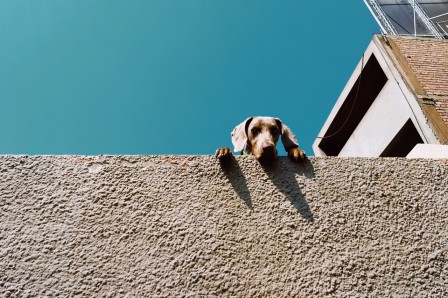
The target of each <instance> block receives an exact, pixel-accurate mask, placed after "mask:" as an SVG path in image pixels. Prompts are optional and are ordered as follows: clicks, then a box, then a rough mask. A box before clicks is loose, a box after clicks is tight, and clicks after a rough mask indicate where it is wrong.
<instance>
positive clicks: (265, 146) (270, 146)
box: [261, 142, 275, 151]
mask: <svg viewBox="0 0 448 298" xmlns="http://www.w3.org/2000/svg"><path fill="white" fill-rule="evenodd" d="M261 148H263V150H266V151H269V150H274V149H275V145H274V143H271V142H264V143H263V144H262V145H261Z"/></svg>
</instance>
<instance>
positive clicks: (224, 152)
mask: <svg viewBox="0 0 448 298" xmlns="http://www.w3.org/2000/svg"><path fill="white" fill-rule="evenodd" d="M215 156H216V157H217V158H219V159H220V160H222V159H227V158H229V157H230V156H232V150H230V149H229V148H227V147H223V148H218V149H217V150H216V153H215Z"/></svg>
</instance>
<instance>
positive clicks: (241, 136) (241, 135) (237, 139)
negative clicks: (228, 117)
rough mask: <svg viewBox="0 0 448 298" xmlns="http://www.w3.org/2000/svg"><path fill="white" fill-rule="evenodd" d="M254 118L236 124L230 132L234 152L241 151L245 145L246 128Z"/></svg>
mask: <svg viewBox="0 0 448 298" xmlns="http://www.w3.org/2000/svg"><path fill="white" fill-rule="evenodd" d="M253 118H254V117H249V118H247V119H246V120H244V121H243V122H241V123H240V124H238V125H237V126H236V127H235V128H234V129H233V131H232V134H231V135H232V144H233V146H234V147H235V148H234V151H235V152H240V151H243V149H244V146H246V143H247V128H248V127H249V124H250V122H251V121H252V119H253Z"/></svg>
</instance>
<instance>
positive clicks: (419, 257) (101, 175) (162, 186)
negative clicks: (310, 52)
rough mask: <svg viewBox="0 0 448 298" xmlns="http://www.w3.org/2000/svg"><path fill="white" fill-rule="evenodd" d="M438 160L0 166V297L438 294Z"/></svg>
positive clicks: (98, 160) (442, 196)
mask: <svg viewBox="0 0 448 298" xmlns="http://www.w3.org/2000/svg"><path fill="white" fill-rule="evenodd" d="M447 214H448V161H447V160H422V159H367V158H365V159H354V158H352V159H350V158H310V160H309V162H306V163H304V164H299V165H296V164H293V163H291V162H290V161H289V160H288V159H286V158H280V159H279V160H278V162H277V163H276V165H275V166H273V167H272V168H262V167H261V166H260V165H259V164H258V163H257V162H256V161H255V160H253V159H252V158H251V157H250V156H244V157H238V158H237V159H235V160H233V161H232V162H231V163H230V164H228V165H225V166H221V165H220V164H219V163H218V162H217V161H216V160H215V159H214V158H213V157H211V156H188V157H186V156H102V157H80V156H30V157H27V156H22V157H17V156H2V157H0V296H2V297H44V296H49V297H51V296H53V297H75V296H76V297H78V296H80V297H81V296H84V297H159V296H160V297H184V296H193V297H197V296H219V297H221V296H223V297H227V296H236V297H267V296H270V297H272V296H275V297H293V296H298V297H315V296H317V297H323V296H328V297H335V296H350V297H365V296H369V297H391V296H394V297H428V296H431V297H446V296H447V295H448V262H447V258H448V255H447V253H448V251H447V250H448V249H447V247H448V222H447Z"/></svg>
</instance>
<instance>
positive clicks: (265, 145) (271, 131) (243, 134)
mask: <svg viewBox="0 0 448 298" xmlns="http://www.w3.org/2000/svg"><path fill="white" fill-rule="evenodd" d="M279 137H281V139H282V143H283V146H284V147H285V150H286V152H288V156H289V157H290V158H291V159H292V160H294V161H300V160H303V159H305V158H306V156H305V152H304V151H303V150H300V149H299V143H298V142H297V140H296V137H295V136H294V134H293V132H292V131H291V130H290V129H289V128H288V127H287V126H286V125H285V124H283V123H282V121H280V119H278V118H273V117H249V118H247V119H246V120H244V121H243V122H242V123H241V124H239V125H238V126H237V127H235V129H234V130H233V131H232V143H233V146H235V152H240V151H242V152H243V155H244V154H250V155H253V156H255V158H256V159H257V160H259V161H260V162H268V163H269V162H272V161H273V160H275V159H276V158H277V149H276V144H277V141H278V139H279ZM229 156H232V151H231V150H230V149H229V148H227V147H224V148H219V149H218V150H216V157H218V158H219V159H225V158H227V157H229Z"/></svg>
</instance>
